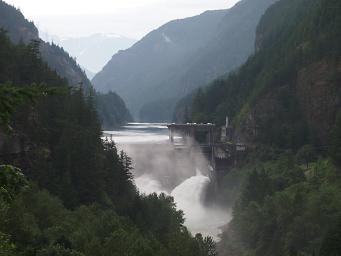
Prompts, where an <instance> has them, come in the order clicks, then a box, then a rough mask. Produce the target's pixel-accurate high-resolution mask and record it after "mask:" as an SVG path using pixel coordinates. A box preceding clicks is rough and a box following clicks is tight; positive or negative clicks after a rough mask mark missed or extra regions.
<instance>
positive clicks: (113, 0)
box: [5, 0, 238, 39]
mask: <svg viewBox="0 0 341 256" xmlns="http://www.w3.org/2000/svg"><path fill="white" fill-rule="evenodd" d="M5 1H6V2H8V3H10V4H12V5H14V6H16V7H18V8H20V10H21V11H22V12H23V14H24V15H25V16H26V17H27V18H29V19H30V20H33V21H34V22H35V24H36V25H37V26H38V27H39V28H40V30H41V31H44V32H47V33H49V34H51V35H57V36H60V37H63V36H84V35H90V34H94V33H115V34H119V35H124V36H128V37H133V38H136V39H139V38H140V37H142V36H143V35H145V34H146V33H147V32H149V31H151V30H152V29H155V28H157V27H159V26H160V25H162V24H163V23H165V22H167V21H170V20H173V19H177V18H184V17H189V16H193V15H196V14H199V13H201V12H203V11H205V10H214V9H226V8H229V7H231V6H232V5H233V4H235V3H236V2H238V0H95V1H94V0H91V1H90V0H5Z"/></svg>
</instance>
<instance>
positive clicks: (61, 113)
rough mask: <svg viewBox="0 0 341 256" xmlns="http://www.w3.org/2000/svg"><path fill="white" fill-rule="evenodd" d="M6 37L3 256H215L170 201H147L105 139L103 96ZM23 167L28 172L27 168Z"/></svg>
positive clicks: (2, 69)
mask: <svg viewBox="0 0 341 256" xmlns="http://www.w3.org/2000/svg"><path fill="white" fill-rule="evenodd" d="M39 48H40V47H39V45H38V44H37V42H33V43H30V44H28V45H25V44H18V45H15V44H12V43H11V41H10V40H9V38H8V37H7V36H6V33H5V32H3V31H0V55H1V56H2V57H1V58H0V188H1V189H0V255H6V256H14V255H15V256H18V255H26V256H30V255H39V256H47V255H63V256H86V255H88V256H94V255H108V256H109V255H124V254H127V255H158V256H159V255H169V256H170V255H183V256H185V255H186V256H187V255H193V256H197V255H203V256H204V255H213V254H212V253H214V251H215V249H214V243H213V242H212V240H211V239H210V238H203V237H202V236H201V235H197V236H195V237H193V236H191V235H190V233H189V232H188V231H187V229H186V227H184V225H183V223H184V219H183V213H182V212H181V211H177V210H176V208H175V204H174V202H173V199H172V198H170V197H166V196H165V195H160V196H157V195H156V194H153V195H150V196H144V195H140V194H139V193H138V192H137V189H136V187H135V185H134V183H133V180H132V174H131V172H130V171H131V160H130V158H129V157H128V156H127V155H126V154H125V153H124V152H121V153H119V152H117V149H116V146H115V144H114V143H111V142H104V143H103V141H102V140H101V138H100V136H101V128H100V122H99V120H98V117H97V112H96V109H95V105H94V102H95V100H96V98H95V96H94V95H93V94H92V93H91V91H90V93H88V94H85V93H84V92H83V89H82V88H83V87H77V86H73V87H69V86H68V83H67V81H66V80H65V79H61V78H60V77H59V76H58V75H57V73H56V72H55V71H51V70H50V69H49V67H48V66H47V64H45V63H44V62H43V61H42V60H41V58H40V54H39ZM18 168H20V169H18Z"/></svg>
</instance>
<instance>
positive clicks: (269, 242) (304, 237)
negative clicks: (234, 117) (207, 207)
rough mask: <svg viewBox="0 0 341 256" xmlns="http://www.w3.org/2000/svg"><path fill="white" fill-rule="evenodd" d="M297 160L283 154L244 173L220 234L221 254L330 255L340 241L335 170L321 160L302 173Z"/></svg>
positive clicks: (339, 193)
mask: <svg viewBox="0 0 341 256" xmlns="http://www.w3.org/2000/svg"><path fill="white" fill-rule="evenodd" d="M298 164H299V163H295V162H292V160H288V157H287V156H283V157H280V158H279V159H278V160H275V161H272V162H268V163H264V164H262V166H263V169H261V170H260V171H252V172H250V173H249V174H248V176H247V178H246V180H245V183H244V185H243V189H242V192H241V195H240V197H239V199H238V201H237V203H236V205H235V208H234V213H233V216H234V218H233V220H232V222H231V224H230V226H229V227H230V228H229V230H228V231H227V233H225V234H224V236H223V239H224V240H223V242H222V244H221V246H222V248H223V249H222V251H223V252H224V254H226V255H233V254H230V253H229V251H231V252H232V251H235V250H238V251H239V254H240V255H244V254H245V255H262V256H264V255H265V256H266V255H279V256H280V255H283V256H289V255H314V254H315V255H334V254H332V253H335V252H336V248H338V247H337V246H338V244H339V243H340V241H341V240H340V237H339V236H338V231H336V228H335V224H336V223H339V220H340V218H341V201H340V198H341V190H340V188H341V186H340V185H341V176H340V170H338V169H337V168H336V167H335V166H333V165H332V164H331V163H330V162H328V161H326V160H323V161H318V162H316V163H315V164H314V165H312V166H314V167H313V170H312V171H311V172H309V173H306V174H305V175H303V171H304V170H301V169H300V167H299V166H298ZM236 248H237V249H236ZM328 251H330V253H331V254H324V253H326V252H328ZM243 253H244V254H243ZM335 255H338V254H335Z"/></svg>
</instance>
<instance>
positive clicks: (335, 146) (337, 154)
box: [330, 110, 341, 166]
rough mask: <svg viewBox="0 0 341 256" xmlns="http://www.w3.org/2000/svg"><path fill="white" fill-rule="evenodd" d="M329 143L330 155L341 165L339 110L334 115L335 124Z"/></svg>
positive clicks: (340, 122)
mask: <svg viewBox="0 0 341 256" xmlns="http://www.w3.org/2000/svg"><path fill="white" fill-rule="evenodd" d="M330 144H331V146H330V155H331V157H332V159H333V160H334V162H335V163H336V164H337V165H339V166H341V110H339V112H338V114H337V116H336V121H335V126H334V128H333V130H332V133H331V138H330Z"/></svg>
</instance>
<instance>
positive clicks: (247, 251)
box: [178, 0, 341, 256]
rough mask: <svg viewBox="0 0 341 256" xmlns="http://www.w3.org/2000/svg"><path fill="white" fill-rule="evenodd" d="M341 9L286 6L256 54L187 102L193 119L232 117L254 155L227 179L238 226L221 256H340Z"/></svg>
mask: <svg viewBox="0 0 341 256" xmlns="http://www.w3.org/2000/svg"><path fill="white" fill-rule="evenodd" d="M340 13H341V2H340V1H338V0H280V1H278V2H277V3H275V4H274V5H272V6H271V7H270V8H269V9H268V10H267V11H266V13H265V15H264V16H263V17H262V19H261V21H260V23H259V24H258V28H257V37H256V41H255V47H256V53H255V54H254V55H253V56H251V57H250V58H249V59H248V61H247V62H246V63H245V64H244V65H243V66H241V67H240V68H239V69H238V70H237V71H235V72H233V73H231V74H230V75H229V76H227V77H222V78H221V79H218V80H216V81H214V82H213V83H212V84H211V85H209V86H208V87H205V88H202V89H199V90H198V91H196V92H195V93H193V94H192V95H191V96H189V97H187V98H185V99H184V100H183V101H182V102H181V105H179V106H178V109H179V110H181V111H182V113H180V114H179V113H178V116H181V117H182V118H183V119H184V118H186V119H187V120H189V121H192V122H214V123H217V124H223V123H224V122H225V117H226V116H229V118H230V120H232V124H231V125H232V127H233V130H234V134H233V136H232V139H233V140H234V141H236V142H243V143H246V144H247V145H248V148H249V150H248V154H247V155H246V156H245V159H244V160H243V161H241V162H240V163H239V166H236V167H235V168H233V169H232V170H231V171H230V172H229V173H228V174H227V175H226V176H225V177H224V178H223V179H222V181H221V185H220V186H221V187H220V189H221V191H222V195H221V196H220V197H221V200H222V201H225V203H228V204H233V205H234V210H233V219H232V221H231V223H230V224H229V225H228V227H227V229H226V231H225V232H224V234H223V236H222V241H221V242H220V243H219V246H218V247H219V252H220V254H221V255H236V256H237V255H255V256H256V255H259V256H260V255H261V256H266V255H279V256H281V255H283V256H284V255H285V256H289V255H290V256H291V255H340V252H341V247H340V245H341V234H340V227H341V226H340V225H341V201H340V199H341V169H340V168H341V162H340V159H341V105H340V104H341V101H340V99H341V97H340V96H341V87H340V85H341V73H340V70H341V69H340V67H341V66H340V65H341V59H340V57H341V15H340Z"/></svg>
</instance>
